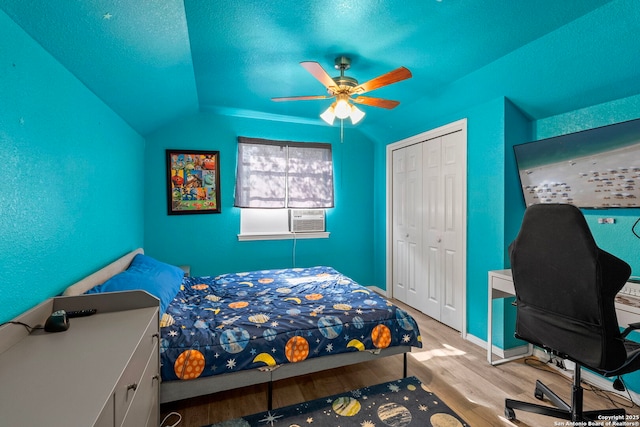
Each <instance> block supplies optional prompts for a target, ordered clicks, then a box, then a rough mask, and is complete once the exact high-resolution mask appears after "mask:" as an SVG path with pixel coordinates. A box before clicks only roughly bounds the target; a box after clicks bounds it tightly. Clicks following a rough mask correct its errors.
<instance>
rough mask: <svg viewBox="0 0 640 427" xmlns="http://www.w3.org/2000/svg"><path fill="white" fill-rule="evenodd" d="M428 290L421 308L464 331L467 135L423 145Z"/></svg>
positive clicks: (453, 136) (453, 134) (427, 142)
mask: <svg viewBox="0 0 640 427" xmlns="http://www.w3.org/2000/svg"><path fill="white" fill-rule="evenodd" d="M423 145H424V147H423V162H424V187H423V202H424V217H423V224H424V226H423V227H424V251H425V256H424V278H425V280H424V286H425V294H426V296H425V299H424V300H423V302H422V306H421V307H419V308H420V309H421V310H422V311H423V312H424V313H425V314H427V315H429V316H431V317H433V318H434V319H436V320H439V321H440V322H442V323H444V324H446V325H448V326H451V327H452V328H454V329H456V330H460V329H461V328H462V319H463V313H462V307H463V296H464V292H463V291H464V290H463V286H464V284H463V277H462V273H463V271H464V258H463V257H462V256H461V254H462V252H463V245H464V241H463V236H464V233H462V232H461V230H462V227H463V226H464V212H463V195H464V189H463V185H464V182H463V180H464V179H466V173H465V170H466V160H465V159H466V156H465V149H464V145H465V144H464V140H463V137H462V134H461V132H455V133H451V134H447V135H444V136H442V137H438V138H434V139H431V140H429V141H425V142H424V143H423Z"/></svg>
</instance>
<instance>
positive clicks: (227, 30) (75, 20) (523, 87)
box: [0, 0, 640, 135]
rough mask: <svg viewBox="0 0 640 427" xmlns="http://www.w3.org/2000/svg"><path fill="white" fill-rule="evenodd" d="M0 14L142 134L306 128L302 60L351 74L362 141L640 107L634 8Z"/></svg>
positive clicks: (55, 3) (286, 6)
mask: <svg viewBox="0 0 640 427" xmlns="http://www.w3.org/2000/svg"><path fill="white" fill-rule="evenodd" d="M0 8H1V9H2V10H3V11H4V12H5V13H6V14H7V15H8V16H9V17H11V18H12V19H13V20H14V21H15V22H16V23H18V24H19V25H20V26H21V27H22V28H23V29H24V30H25V31H26V32H27V33H29V34H30V35H31V36H32V37H33V38H34V39H35V40H36V41H37V42H39V43H40V44H41V45H42V46H43V47H44V48H45V49H46V50H47V51H49V52H50V53H51V55H53V56H54V57H55V58H56V59H57V60H58V61H59V62H60V63H61V64H62V65H64V66H65V67H66V68H67V69H68V70H70V71H71V72H72V73H73V74H74V75H75V76H77V78H78V79H79V80H81V81H82V82H83V83H84V84H85V85H86V86H87V87H88V88H89V89H90V90H92V91H93V92H94V93H95V94H96V95H97V96H99V97H100V98H101V99H102V100H104V102H105V103H106V104H108V105H109V106H110V107H111V108H112V109H113V110H114V111H115V112H117V113H118V114H119V115H120V116H122V117H123V118H124V119H125V120H126V121H127V122H128V123H129V124H130V125H131V126H132V127H133V128H134V129H136V130H137V131H138V132H139V133H141V134H142V135H145V134H147V133H149V132H152V131H154V130H155V129H157V128H159V127H161V126H163V125H165V124H167V123H169V122H171V121H173V120H175V119H177V118H180V117H183V116H186V115H190V114H194V113H195V112H197V111H199V110H205V111H215V112H218V113H222V114H230V115H241V116H249V117H260V118H266V119H272V120H286V121H297V122H307V123H318V124H321V123H322V122H321V121H320V119H319V118H318V115H319V114H320V113H321V112H322V111H323V110H324V109H326V108H327V106H328V105H329V104H330V102H331V101H329V100H321V101H318V100H314V101H296V102H283V103H275V102H272V101H271V98H272V97H281V96H297V95H324V94H326V92H325V89H324V88H323V86H322V85H321V84H320V83H319V82H318V81H317V80H315V79H314V78H313V77H312V76H311V75H310V74H309V73H308V72H307V71H306V70H305V69H304V68H302V67H301V66H300V65H299V62H300V61H318V62H319V63H320V64H321V65H322V66H323V67H324V68H325V69H326V70H327V71H328V72H329V73H330V74H331V75H337V74H339V73H338V72H337V71H336V70H335V69H333V63H334V59H335V57H336V56H338V55H346V56H348V57H350V58H351V59H352V66H351V69H350V70H348V71H347V73H346V74H348V75H350V76H352V77H354V78H356V79H357V80H358V81H359V82H361V83H362V82H364V81H366V80H369V79H371V78H374V77H376V76H378V75H381V74H383V73H386V72H388V71H391V70H393V69H395V68H397V67H399V66H405V67H407V68H409V69H410V70H411V72H412V73H413V77H412V78H411V79H409V80H405V81H403V82H399V83H396V84H394V85H391V86H388V87H384V88H381V89H378V90H376V91H372V92H370V93H368V95H371V96H375V97H382V98H388V99H394V100H398V101H400V102H401V104H400V106H399V107H397V108H396V109H395V110H391V111H388V110H384V109H380V108H375V107H367V106H363V107H362V109H363V110H364V111H365V112H366V113H367V116H366V117H365V119H364V120H363V121H362V122H361V123H360V124H358V125H357V126H358V127H361V128H362V129H363V130H365V131H367V132H368V133H375V132H376V129H377V128H380V127H384V126H386V124H388V123H391V122H396V123H398V122H402V121H403V120H407V121H409V122H411V121H412V120H413V121H414V122H415V121H416V120H424V121H429V120H430V119H436V118H438V117H443V116H444V115H446V114H450V113H453V112H455V111H458V110H460V109H464V108H469V107H471V106H474V105H478V104H480V103H482V102H485V101H487V100H490V99H493V98H496V97H498V96H506V97H508V98H510V99H512V100H513V101H514V103H515V104H516V105H518V106H519V107H520V108H521V109H522V110H523V111H524V112H525V113H526V114H528V115H529V116H531V117H532V118H536V119H537V118H543V117H548V116H551V115H554V114H559V113H563V112H567V111H571V110H575V109H578V108H582V107H585V106H589V105H594V104H598V103H601V102H607V101H610V100H613V99H618V98H621V97H625V96H630V95H636V94H638V93H640V78H639V77H640V55H638V53H639V52H638V44H637V40H635V38H634V37H630V36H629V35H631V34H639V33H640V2H637V1H635V0H614V1H605V0H573V1H571V0H565V1H558V0H536V1H510V0H465V1H462V0H441V1H438V0H341V1H338V0H327V1H322V2H320V1H300V0H270V1H258V0H185V1H182V0H91V1H87V0H48V1H37V2H35V1H24V0H0Z"/></svg>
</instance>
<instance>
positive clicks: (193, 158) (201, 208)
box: [166, 149, 221, 215]
mask: <svg viewBox="0 0 640 427" xmlns="http://www.w3.org/2000/svg"><path fill="white" fill-rule="evenodd" d="M166 155H167V204H168V207H169V211H168V214H169V215H183V214H204V213H220V211H221V210H220V152H219V151H204V150H184V149H180V150H166Z"/></svg>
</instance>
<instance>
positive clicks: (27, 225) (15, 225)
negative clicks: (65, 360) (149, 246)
mask: <svg viewBox="0 0 640 427" xmlns="http://www.w3.org/2000/svg"><path fill="white" fill-rule="evenodd" d="M0 52H2V55H1V57H2V61H1V62H0V150H1V151H0V152H1V153H2V166H1V167H0V218H1V221H0V271H2V280H0V298H1V300H0V301H1V302H0V322H3V321H6V320H9V319H12V318H14V317H15V316H16V315H18V314H19V313H22V312H23V311H25V310H27V309H29V308H31V307H33V306H34V305H36V304H38V303H39V302H41V301H42V300H44V299H46V298H49V297H51V296H54V295H56V294H58V293H60V292H61V291H62V290H63V289H64V288H65V287H66V286H68V285H70V284H72V283H74V282H75V281H77V280H80V279H81V278H82V277H84V276H86V275H87V274H89V273H91V272H92V271H94V270H96V269H97V268H98V267H101V266H103V265H104V264H106V263H108V262H111V261H112V260H114V259H115V258H117V257H119V256H121V255H123V254H124V253H126V252H127V251H129V250H131V249H134V248H136V247H138V246H141V245H142V243H143V228H142V224H143V221H144V218H143V188H142V171H143V170H144V162H143V155H144V140H143V138H142V137H141V136H140V135H138V134H137V133H135V132H134V131H133V130H131V128H130V127H129V126H128V125H127V124H126V123H125V122H124V121H123V120H122V119H121V118H120V117H118V116H117V115H116V114H114V113H113V111H111V110H110V109H109V108H108V107H107V106H105V105H104V104H103V103H102V102H101V101H100V100H99V99H98V98H97V97H96V96H95V95H94V94H93V93H92V92H90V91H89V90H88V89H87V88H86V87H85V86H84V85H82V83H81V82H79V81H78V80H77V79H76V78H75V77H74V76H73V75H71V74H70V73H69V72H68V71H67V70H66V69H64V68H63V67H62V66H61V65H60V64H59V63H58V62H57V61H56V60H54V59H53V58H52V57H51V56H50V55H49V54H48V53H47V52H46V51H44V50H43V49H42V48H41V47H40V45H38V44H37V43H36V42H34V41H33V39H31V38H30V37H29V36H27V35H26V34H25V33H24V32H23V31H22V30H21V29H20V28H19V27H18V26H17V25H16V24H15V23H14V22H13V21H12V20H11V19H9V18H8V17H7V15H5V13H4V12H2V11H0Z"/></svg>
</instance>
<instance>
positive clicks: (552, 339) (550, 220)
mask: <svg viewBox="0 0 640 427" xmlns="http://www.w3.org/2000/svg"><path fill="white" fill-rule="evenodd" d="M509 255H510V258H511V270H512V272H513V282H514V286H515V290H516V304H517V314H516V337H517V338H520V339H522V340H525V341H528V342H529V343H531V344H534V345H535V346H538V347H540V348H543V349H545V350H547V351H548V352H550V353H552V354H554V355H556V356H558V357H561V358H564V359H569V360H571V361H573V362H575V364H576V366H575V371H574V375H573V389H572V394H571V405H569V404H567V403H566V402H564V401H563V400H562V399H560V398H559V397H558V396H557V395H556V394H554V393H553V392H552V391H551V390H550V389H549V388H548V387H547V386H545V385H544V384H543V383H542V382H540V381H536V388H535V393H534V395H535V397H536V398H537V399H539V400H543V399H544V397H547V398H548V400H549V401H551V403H553V404H554V405H555V406H556V407H551V406H545V405H538V404H535V403H528V402H520V401H516V400H512V399H506V400H505V410H504V412H505V416H506V417H507V418H508V419H511V420H512V419H515V418H516V415H515V412H514V409H518V410H523V411H528V412H534V413H537V414H542V415H547V416H551V417H556V418H562V419H566V420H571V421H589V420H594V419H597V417H598V415H624V414H625V411H624V409H608V410H601V411H583V389H582V386H581V379H580V373H581V367H582V366H584V367H585V368H588V369H590V370H592V371H594V372H597V373H599V374H601V375H603V376H606V377H618V379H617V380H616V381H615V382H614V387H616V388H617V389H622V390H624V386H623V385H622V382H621V381H620V380H619V376H620V375H622V374H625V373H628V372H632V371H635V370H637V369H639V368H640V344H639V343H636V342H633V341H629V340H627V339H625V337H626V336H627V334H628V333H629V332H631V331H632V330H633V329H638V328H640V323H635V324H633V325H630V326H629V327H628V328H627V329H625V330H624V331H623V332H622V333H621V332H620V329H619V327H618V320H617V318H616V311H615V307H614V299H615V297H616V294H617V293H618V291H620V289H621V288H622V287H623V286H624V284H625V282H626V280H627V279H628V278H629V275H630V274H631V268H630V267H629V265H628V264H627V263H626V262H624V261H622V260H621V259H618V258H616V257H615V256H613V255H611V254H609V253H607V252H605V251H603V250H601V249H600V248H598V247H597V246H596V243H595V241H594V239H593V236H592V235H591V232H590V231H589V228H588V226H587V222H586V221H585V219H584V216H583V215H582V212H580V210H579V209H578V208H577V207H575V206H573V205H568V204H539V205H533V206H531V207H529V208H527V210H526V212H525V215H524V218H523V221H522V227H521V229H520V232H519V233H518V236H517V237H516V239H515V240H514V241H513V243H511V245H510V246H509Z"/></svg>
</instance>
